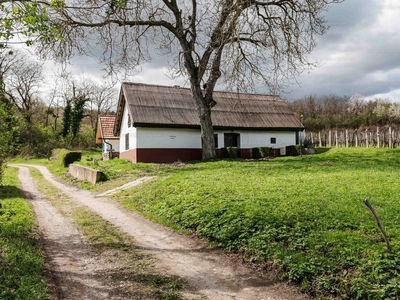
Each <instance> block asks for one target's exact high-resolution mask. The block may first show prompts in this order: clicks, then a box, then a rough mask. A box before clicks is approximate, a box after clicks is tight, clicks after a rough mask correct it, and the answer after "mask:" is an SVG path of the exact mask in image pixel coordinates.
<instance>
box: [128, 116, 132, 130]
mask: <svg viewBox="0 0 400 300" xmlns="http://www.w3.org/2000/svg"><path fill="white" fill-rule="evenodd" d="M131 125H132V122H131V116H130V115H129V113H128V127H131Z"/></svg>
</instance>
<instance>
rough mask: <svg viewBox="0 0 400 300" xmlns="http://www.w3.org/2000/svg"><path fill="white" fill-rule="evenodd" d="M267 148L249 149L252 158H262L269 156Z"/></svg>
mask: <svg viewBox="0 0 400 300" xmlns="http://www.w3.org/2000/svg"><path fill="white" fill-rule="evenodd" d="M269 151H270V148H269V147H254V148H252V149H251V157H252V158H264V157H268V156H269Z"/></svg>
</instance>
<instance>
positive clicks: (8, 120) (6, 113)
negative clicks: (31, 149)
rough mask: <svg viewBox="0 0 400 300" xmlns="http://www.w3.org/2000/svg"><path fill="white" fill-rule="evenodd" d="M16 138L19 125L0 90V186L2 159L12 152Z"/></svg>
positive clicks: (13, 111)
mask: <svg viewBox="0 0 400 300" xmlns="http://www.w3.org/2000/svg"><path fill="white" fill-rule="evenodd" d="M18 140H19V127H18V119H17V118H16V117H15V110H14V107H13V105H12V104H11V103H10V102H9V101H7V99H6V98H5V97H4V96H3V94H2V93H1V90H0V186H1V184H2V174H3V164H4V161H5V159H6V158H7V157H9V156H11V155H12V154H14V152H15V151H16V149H17V143H18Z"/></svg>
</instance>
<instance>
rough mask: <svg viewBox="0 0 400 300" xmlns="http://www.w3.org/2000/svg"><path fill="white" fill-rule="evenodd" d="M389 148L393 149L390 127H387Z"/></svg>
mask: <svg viewBox="0 0 400 300" xmlns="http://www.w3.org/2000/svg"><path fill="white" fill-rule="evenodd" d="M389 148H393V145H392V127H390V126H389Z"/></svg>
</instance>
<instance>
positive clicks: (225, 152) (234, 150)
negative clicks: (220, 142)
mask: <svg viewBox="0 0 400 300" xmlns="http://www.w3.org/2000/svg"><path fill="white" fill-rule="evenodd" d="M221 150H222V156H223V157H224V158H238V147H226V148H221Z"/></svg>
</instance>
